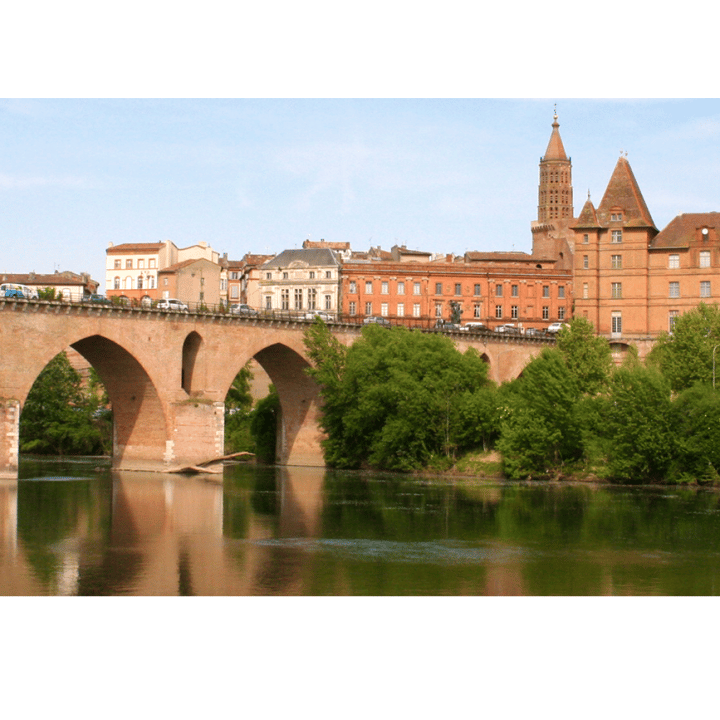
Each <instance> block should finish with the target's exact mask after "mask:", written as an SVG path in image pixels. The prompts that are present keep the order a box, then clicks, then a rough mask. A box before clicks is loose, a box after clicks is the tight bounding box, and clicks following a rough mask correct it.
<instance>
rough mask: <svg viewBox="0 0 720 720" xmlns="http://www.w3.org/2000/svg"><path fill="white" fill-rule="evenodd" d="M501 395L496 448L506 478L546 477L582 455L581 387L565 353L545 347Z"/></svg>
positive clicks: (503, 389)
mask: <svg viewBox="0 0 720 720" xmlns="http://www.w3.org/2000/svg"><path fill="white" fill-rule="evenodd" d="M501 390H502V391H501V397H502V398H503V410H502V416H503V419H502V424H501V430H500V439H499V440H498V442H497V448H498V450H499V451H500V452H501V453H502V456H503V471H504V473H505V474H506V475H507V476H508V477H510V478H513V479H521V478H526V477H542V476H547V475H550V474H552V473H553V472H557V471H558V470H559V469H561V468H562V466H563V465H564V464H565V463H567V462H570V461H575V460H577V459H579V458H580V457H581V456H582V454H583V442H582V432H581V430H580V427H579V426H578V423H577V408H576V402H577V400H578V399H579V398H580V386H579V382H578V380H577V379H576V377H575V376H574V375H573V374H572V373H570V372H568V367H567V364H566V358H565V354H564V353H563V352H561V351H560V350H558V349H557V348H552V349H547V348H546V349H545V350H543V351H542V353H541V354H540V355H539V356H538V357H537V358H535V359H534V360H533V361H532V362H530V363H529V364H528V365H527V366H526V367H525V369H524V370H523V373H522V375H521V376H520V377H519V378H518V379H517V380H514V381H513V382H512V383H508V384H507V385H506V386H505V387H504V388H502V389H501Z"/></svg>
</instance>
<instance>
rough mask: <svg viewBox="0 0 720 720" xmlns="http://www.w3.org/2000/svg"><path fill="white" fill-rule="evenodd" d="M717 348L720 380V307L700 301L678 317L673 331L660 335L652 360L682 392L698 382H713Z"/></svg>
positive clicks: (677, 389)
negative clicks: (715, 350)
mask: <svg viewBox="0 0 720 720" xmlns="http://www.w3.org/2000/svg"><path fill="white" fill-rule="evenodd" d="M715 348H717V352H716V353H715V355H716V358H715V360H716V364H717V368H718V379H720V307H719V306H718V305H706V304H705V303H700V305H698V306H697V307H696V308H693V309H692V310H690V311H688V312H686V313H684V314H683V315H680V316H679V317H678V318H677V319H676V320H675V325H674V326H673V331H672V334H669V333H663V334H662V335H661V336H660V337H659V338H658V340H657V342H656V343H655V347H654V348H653V350H652V352H651V353H650V356H649V358H648V359H649V362H650V363H651V364H654V365H656V366H657V367H658V368H659V369H660V371H661V372H662V374H663V375H664V376H665V377H666V378H667V379H668V380H669V381H670V384H671V386H672V389H673V390H674V391H676V392H679V391H681V390H686V389H687V388H690V387H692V386H693V385H695V384H696V383H705V384H712V379H713V353H714V349H715Z"/></svg>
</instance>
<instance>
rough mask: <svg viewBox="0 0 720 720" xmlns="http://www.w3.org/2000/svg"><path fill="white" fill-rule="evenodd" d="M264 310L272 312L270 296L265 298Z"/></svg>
mask: <svg viewBox="0 0 720 720" xmlns="http://www.w3.org/2000/svg"><path fill="white" fill-rule="evenodd" d="M265 309H266V310H272V295H266V296H265Z"/></svg>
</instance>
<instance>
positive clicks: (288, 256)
mask: <svg viewBox="0 0 720 720" xmlns="http://www.w3.org/2000/svg"><path fill="white" fill-rule="evenodd" d="M292 263H301V264H304V265H306V266H308V267H328V266H329V265H339V264H340V263H339V262H338V260H337V257H336V256H335V253H334V252H333V251H332V250H328V249H327V248H312V249H310V248H308V249H304V250H283V251H282V252H281V253H280V254H279V255H276V256H275V257H274V258H272V259H271V260H268V261H267V262H266V263H264V264H263V266H262V267H263V268H286V267H290V265H291V264H292Z"/></svg>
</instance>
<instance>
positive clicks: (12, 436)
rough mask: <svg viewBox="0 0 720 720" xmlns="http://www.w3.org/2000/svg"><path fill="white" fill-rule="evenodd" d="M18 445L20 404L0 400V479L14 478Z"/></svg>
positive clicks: (16, 468)
mask: <svg viewBox="0 0 720 720" xmlns="http://www.w3.org/2000/svg"><path fill="white" fill-rule="evenodd" d="M19 444H20V403H19V402H18V401H17V400H0V478H16V477H17V473H18V456H19Z"/></svg>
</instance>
